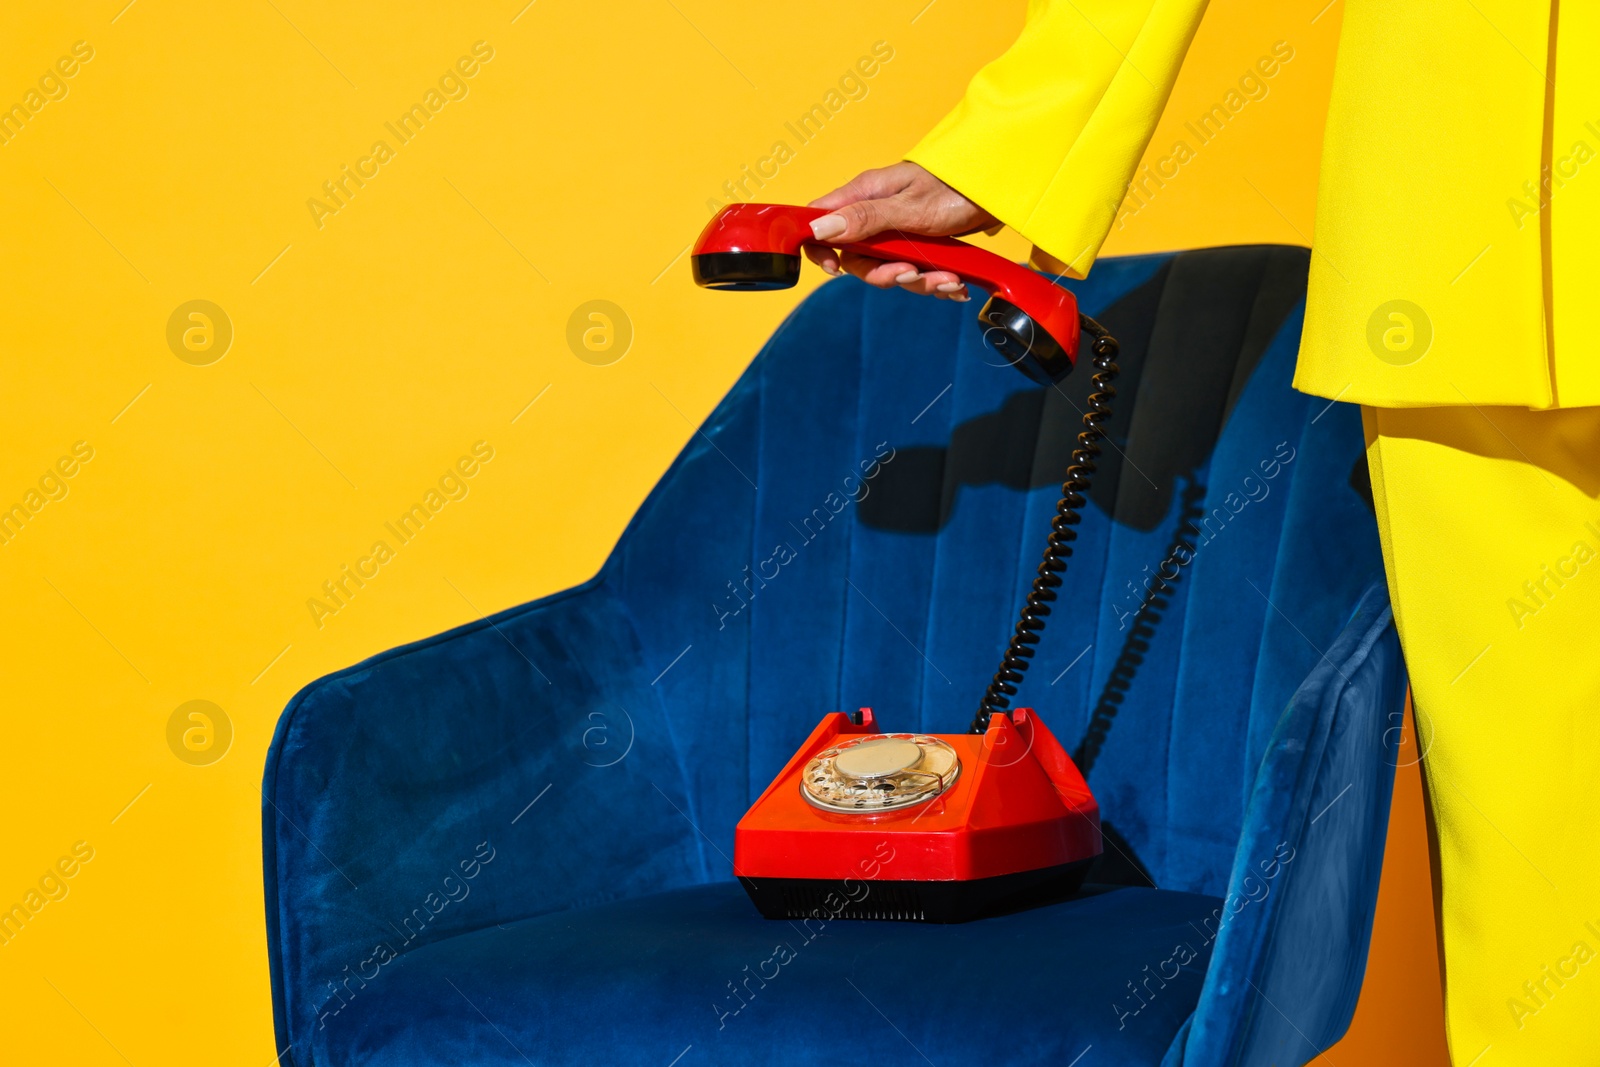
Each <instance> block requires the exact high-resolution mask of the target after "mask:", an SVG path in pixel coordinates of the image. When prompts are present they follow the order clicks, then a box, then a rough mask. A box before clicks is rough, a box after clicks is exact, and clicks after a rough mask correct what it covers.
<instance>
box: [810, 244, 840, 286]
mask: <svg viewBox="0 0 1600 1067" xmlns="http://www.w3.org/2000/svg"><path fill="white" fill-rule="evenodd" d="M800 250H801V251H802V252H804V253H805V254H806V258H807V259H809V260H810V261H811V262H813V263H815V264H816V265H817V266H819V267H821V268H822V269H823V270H824V271H826V272H827V273H829V274H831V275H833V276H834V277H835V278H837V277H839V276H840V275H841V274H843V273H844V271H842V270H840V269H839V253H837V252H835V251H834V250H833V249H831V248H829V247H828V246H827V245H801V246H800Z"/></svg>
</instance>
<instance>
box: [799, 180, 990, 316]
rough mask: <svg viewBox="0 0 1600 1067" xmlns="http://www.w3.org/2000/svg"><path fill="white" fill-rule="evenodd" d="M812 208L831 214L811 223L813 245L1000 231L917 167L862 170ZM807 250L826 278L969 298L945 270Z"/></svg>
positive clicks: (959, 282)
mask: <svg viewBox="0 0 1600 1067" xmlns="http://www.w3.org/2000/svg"><path fill="white" fill-rule="evenodd" d="M810 206H811V207H820V208H827V209H829V210H831V211H832V212H833V214H831V215H824V216H822V217H821V218H819V219H817V220H816V221H815V222H813V223H812V224H811V231H812V232H813V233H814V234H816V236H817V240H819V241H829V242H835V241H836V242H838V243H839V244H848V243H850V242H851V241H859V240H862V239H863V238H867V237H871V236H873V235H874V234H878V233H883V232H885V231H894V232H898V233H903V234H917V235H919V236H923V237H960V236H963V235H965V234H969V233H977V232H978V231H979V230H988V231H990V232H994V231H995V230H998V229H999V228H1000V220H998V219H996V218H995V217H994V216H993V215H991V214H989V213H988V212H987V211H985V210H983V208H981V207H979V206H978V205H977V204H974V203H973V202H972V201H970V200H968V199H967V198H966V197H964V196H962V195H961V194H960V193H958V192H956V191H955V190H954V189H952V188H950V186H948V185H946V184H945V183H944V182H942V181H940V180H939V179H938V178H935V177H934V176H933V175H932V174H930V173H929V172H928V171H926V170H923V169H922V168H921V167H919V166H917V165H916V164H915V163H906V162H902V163H896V164H894V165H893V166H890V167H882V168H880V169H878V170H868V171H863V172H862V173H860V174H858V175H857V176H856V177H855V178H854V179H852V180H851V181H850V182H849V183H848V184H846V185H843V186H841V187H840V188H838V189H835V190H834V191H833V192H831V193H829V194H828V195H827V196H824V197H821V198H820V199H817V200H813V201H812V202H811V204H810ZM805 250H806V255H807V256H808V257H810V259H811V261H812V262H813V263H815V264H817V266H819V267H821V268H822V269H823V270H825V271H827V272H828V273H829V274H840V273H849V274H854V275H855V276H856V277H857V278H860V279H861V280H862V281H864V282H866V283H867V284H868V285H875V286H877V287H878V288H880V289H888V288H890V287H891V286H895V285H898V286H900V288H902V289H908V290H910V291H911V292H913V293H923V294H926V295H929V296H936V297H939V298H941V299H946V300H969V299H971V297H969V296H968V295H967V287H966V285H965V284H964V283H963V282H962V280H961V279H960V278H959V277H957V276H956V275H954V274H952V273H950V272H949V271H945V270H939V271H929V272H927V273H926V274H924V273H922V272H921V271H919V270H917V268H916V267H915V266H913V265H912V264H910V263H886V262H884V261H883V260H881V259H873V258H871V257H870V256H862V255H857V254H856V253H854V252H845V253H843V255H841V254H840V253H839V251H838V250H837V247H829V248H822V247H818V246H813V245H806V246H805ZM841 268H842V271H841Z"/></svg>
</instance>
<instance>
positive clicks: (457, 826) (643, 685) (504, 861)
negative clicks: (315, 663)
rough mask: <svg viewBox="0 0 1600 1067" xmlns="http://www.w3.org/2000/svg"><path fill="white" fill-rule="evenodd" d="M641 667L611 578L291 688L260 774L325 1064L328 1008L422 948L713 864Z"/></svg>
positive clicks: (296, 993) (279, 929)
mask: <svg viewBox="0 0 1600 1067" xmlns="http://www.w3.org/2000/svg"><path fill="white" fill-rule="evenodd" d="M644 670H645V668H644V667H643V666H642V663H641V656H640V653H639V645H638V640H637V637H636V634H635V632H634V629H633V626H632V625H631V623H630V622H629V619H628V615H627V612H626V611H625V610H624V608H623V606H622V605H621V603H620V602H619V601H618V599H617V597H616V595H615V593H614V591H613V590H612V588H611V587H610V586H609V585H608V584H607V582H606V578H605V576H604V575H602V576H601V577H598V578H595V579H593V580H591V581H590V582H587V583H585V584H583V585H581V586H577V587H575V588H573V589H569V590H567V591H565V592H562V593H558V594H555V595H554V596H550V597H547V598H545V599H543V600H539V601H535V602H533V603H531V604H527V605H523V606H520V607H517V608H512V609H510V610H508V611H505V612H502V613H500V614H499V615H495V616H492V617H490V618H487V619H483V620H480V621H478V622H475V623H471V624H469V625H466V626H462V627H460V628H458V629H455V630H452V631H449V632H447V633H444V634H440V635H438V636H435V637H431V638H428V639H426V640H423V641H419V642H416V643H414V644H411V645H406V646H404V647H401V648H398V649H394V650H392V651H389V652H385V653H383V654H382V655H379V656H376V657H374V658H372V659H369V660H367V661H365V662H363V663H360V664H357V665H356V666H354V667H350V668H348V669H346V670H342V671H339V672H337V673H335V674H331V675H329V676H327V677H325V678H321V679H319V680H317V681H315V682H313V683H311V684H310V685H308V686H307V687H306V688H305V689H303V690H301V692H300V693H299V694H297V695H296V696H295V698H294V699H293V700H292V701H291V702H290V704H289V706H288V708H287V709H286V711H285V712H284V714H283V716H282V718H281V719H280V720H279V722H278V728H277V733H276V735H275V736H274V738H273V742H272V747H271V749H270V750H269V752H268V756H267V764H266V771H265V775H264V780H263V784H262V790H261V795H262V836H263V850H264V863H265V872H264V873H265V882H266V908H267V938H268V950H269V955H270V965H271V972H272V991H273V1014H274V1017H275V1020H276V1026H277V1031H278V1033H277V1037H278V1045H279V1047H280V1048H283V1047H285V1046H292V1047H293V1049H294V1050H295V1052H296V1053H298V1056H297V1058H298V1061H299V1062H300V1063H302V1064H306V1063H309V1062H310V1059H309V1055H308V1051H307V1050H308V1049H309V1045H310V1040H311V1035H312V1034H313V1033H314V1032H315V1030H316V1028H317V1027H318V1025H319V1020H323V1019H325V1018H326V1017H327V1016H328V1015H330V1014H336V1013H337V1012H339V1011H341V1010H342V1009H343V1006H344V1005H345V1004H347V1003H348V1002H349V1001H350V1000H351V999H353V998H355V997H359V996H361V995H362V992H363V991H364V990H365V989H366V988H367V987H368V986H369V985H371V984H373V983H381V982H382V981H383V980H384V971H385V969H386V965H387V964H388V963H389V962H391V961H392V960H393V959H395V958H398V957H399V956H400V955H403V954H404V953H406V952H407V951H410V950H411V949H413V948H416V947H419V946H421V945H423V944H427V943H429V942H432V941H436V940H439V939H441V938H443V937H447V936H450V935H453V934H458V933H462V932H465V931H470V930H474V929H479V928H482V927H485V926H488V925H489V924H492V923H503V922H508V921H511V920H514V919H520V918H524V917H527V916H530V915H534V914H539V913H542V912H548V911H554V910H558V909H562V908H566V907H571V906H573V905H575V904H578V903H591V902H595V901H598V900H603V899H609V898H612V897H625V896H630V895H633V894H635V893H639V892H643V891H645V890H647V889H650V890H654V889H663V888H668V887H672V886H676V885H683V884H687V883H691V882H694V881H696V880H698V875H699V865H698V861H697V859H696V849H695V846H694V844H693V840H692V839H693V836H694V830H693V828H692V826H691V825H690V824H689V823H688V821H687V819H685V818H684V817H682V816H681V815H680V814H679V813H677V812H675V811H674V808H677V809H679V811H688V810H689V804H688V802H687V800H686V799H685V798H684V789H683V777H682V774H681V771H680V769H679V766H678V762H677V759H676V756H675V753H674V751H673V748H672V744H671V735H670V733H669V732H668V730H667V726H666V722H665V719H664V716H663V712H662V708H661V705H660V702H659V700H658V699H657V698H656V695H655V693H654V691H653V690H652V689H651V687H650V679H649V677H647V676H645V674H644ZM285 1062H289V1060H288V1058H287V1057H286V1059H285Z"/></svg>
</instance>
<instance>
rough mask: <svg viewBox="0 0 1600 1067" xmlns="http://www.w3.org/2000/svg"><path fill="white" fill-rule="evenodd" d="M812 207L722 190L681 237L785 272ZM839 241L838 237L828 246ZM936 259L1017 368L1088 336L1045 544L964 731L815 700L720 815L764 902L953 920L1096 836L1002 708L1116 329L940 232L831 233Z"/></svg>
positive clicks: (1102, 390) (1093, 851)
mask: <svg viewBox="0 0 1600 1067" xmlns="http://www.w3.org/2000/svg"><path fill="white" fill-rule="evenodd" d="M825 214H827V212H826V211H823V210H821V209H818V208H803V207H790V206H784V205H779V204H732V205H730V206H728V207H726V208H723V209H722V210H721V211H720V212H718V213H717V215H716V216H715V217H713V218H712V220H711V222H710V223H709V224H708V225H707V226H706V228H705V230H704V231H703V232H702V233H701V234H700V238H699V240H698V241H696V242H695V245H694V248H693V254H692V258H691V263H692V265H693V270H694V280H695V282H696V283H697V284H699V285H702V286H705V287H707V288H711V289H730V290H745V291H749V290H764V289H787V288H789V287H790V286H793V285H794V284H795V283H796V282H797V281H798V280H799V277H800V253H801V246H803V245H808V244H810V245H827V244H828V242H823V241H818V240H817V239H816V238H815V236H813V234H812V232H811V226H810V223H811V221H812V220H813V219H816V218H819V217H821V216H822V215H825ZM830 247H838V246H830ZM843 247H844V248H845V249H848V250H850V251H854V252H860V253H862V254H863V255H867V256H872V257H874V258H877V259H884V260H892V261H896V262H901V261H903V262H907V263H912V264H914V265H916V266H917V267H918V268H920V269H923V270H948V271H953V272H955V273H957V274H959V275H960V276H961V277H962V279H963V280H965V281H966V282H968V283H969V284H972V285H976V286H978V287H979V288H981V289H984V290H985V291H987V292H988V293H989V294H990V296H989V300H988V302H987V303H985V304H984V306H983V309H982V310H981V311H980V312H979V314H978V320H979V322H980V323H981V324H982V325H983V327H984V339H985V340H986V341H987V342H988V343H989V344H990V345H991V346H992V347H994V348H995V350H996V351H998V352H999V353H1000V354H1001V355H1002V356H1004V357H1005V358H1006V360H1007V362H1009V363H1010V364H1011V365H1012V366H1014V367H1016V368H1017V369H1018V370H1021V371H1022V372H1023V373H1025V374H1027V375H1028V376H1029V377H1030V378H1033V379H1035V380H1036V381H1042V382H1055V381H1058V380H1060V379H1061V378H1062V377H1064V376H1065V375H1066V374H1068V373H1069V372H1070V371H1071V370H1072V369H1073V366H1074V365H1075V364H1076V363H1077V361H1078V356H1079V348H1080V343H1081V340H1082V335H1083V334H1088V335H1089V337H1090V338H1091V339H1092V341H1091V351H1092V353H1093V356H1092V365H1093V366H1094V368H1095V375H1094V377H1093V379H1092V382H1093V385H1094V390H1093V391H1092V392H1091V394H1090V396H1089V401H1088V410H1087V411H1086V412H1085V414H1084V416H1083V431H1082V432H1081V433H1079V435H1078V447H1077V449H1076V450H1075V451H1074V452H1073V454H1072V464H1071V465H1070V466H1069V467H1068V468H1067V472H1066V479H1065V481H1064V482H1063V484H1062V487H1061V500H1060V503H1058V504H1057V505H1056V515H1055V519H1054V520H1053V521H1052V523H1051V526H1050V537H1049V540H1048V542H1047V543H1046V547H1045V552H1044V558H1043V560H1042V562H1041V563H1040V564H1039V570H1038V574H1037V576H1036V577H1035V578H1034V580H1033V586H1032V588H1031V589H1030V590H1029V593H1028V597H1027V602H1026V603H1025V604H1024V606H1023V609H1022V613H1021V618H1020V619H1019V620H1018V622H1017V625H1016V628H1015V630H1014V631H1013V632H1012V635H1011V638H1010V641H1009V643H1008V644H1007V647H1006V651H1005V655H1004V659H1003V660H1002V662H1001V664H1000V669H999V670H998V671H997V672H996V673H995V676H994V680H993V681H992V682H991V683H990V684H989V688H988V689H987V690H986V691H985V693H984V696H983V699H982V700H981V701H980V702H979V705H978V712H977V715H976V716H975V717H974V718H973V721H972V725H971V727H970V728H969V730H968V732H967V733H965V734H917V733H893V734H887V733H882V732H880V731H879V728H878V723H877V719H876V717H875V716H874V715H873V713H872V709H870V708H862V709H861V710H860V711H858V712H856V713H855V714H854V715H845V714H843V713H839V712H835V713H833V714H830V715H828V716H826V717H825V718H824V719H823V720H822V723H821V724H820V725H819V726H818V727H817V728H816V729H815V730H814V731H813V732H812V734H811V737H810V738H809V739H807V741H806V743H805V744H804V745H802V746H801V747H800V750H799V751H798V752H797V753H795V755H794V758H793V759H791V760H790V761H789V763H788V765H787V766H786V767H784V769H783V771H782V772H781V773H779V775H778V776H777V778H775V779H773V782H772V784H771V785H770V786H768V787H767V789H766V791H765V792H764V793H762V794H761V796H760V797H759V798H757V800H756V802H755V803H754V804H753V805H751V807H750V810H749V811H748V812H746V813H745V816H744V818H743V819H741V820H739V825H738V827H737V828H736V829H735V831H734V856H733V868H734V873H735V874H736V875H737V876H738V878H739V880H740V882H741V883H742V884H743V885H744V887H745V891H746V892H748V893H749V895H750V898H751V900H753V901H754V902H755V905H756V907H757V908H759V909H760V911H761V913H762V914H763V915H765V916H766V917H767V918H769V919H802V920H804V919H821V920H827V919H833V918H859V919H901V920H913V921H923V922H964V921H966V920H968V919H975V918H980V917H982V916H985V915H993V914H997V913H1002V912H1007V911H1014V910H1017V909H1020V908H1025V907H1032V906H1035V905H1039V904H1046V903H1052V902H1055V901H1058V900H1061V899H1062V898H1064V897H1066V896H1068V895H1070V894H1072V893H1073V892H1076V891H1077V889H1078V887H1079V886H1080V885H1081V884H1082V882H1083V878H1084V875H1085V874H1086V873H1087V871H1088V867H1089V865H1090V864H1091V863H1092V862H1093V861H1094V858H1095V857H1096V856H1098V855H1100V852H1101V850H1102V842H1101V834H1100V808H1099V805H1098V804H1097V803H1096V802H1095V799H1094V796H1093V795H1092V794H1091V793H1090V792H1089V787H1088V786H1087V785H1086V784H1085V782H1084V780H1083V776H1082V775H1081V774H1080V773H1079V772H1078V768H1077V767H1076V766H1075V765H1074V764H1073V762H1072V758H1071V757H1070V756H1069V755H1068V754H1067V752H1066V750H1065V749H1064V748H1062V746H1061V744H1060V742H1058V741H1057V740H1056V738H1055V736H1054V735H1053V734H1051V733H1050V731H1049V730H1048V729H1047V728H1046V727H1045V725H1044V723H1043V722H1042V721H1040V719H1039V718H1038V717H1037V716H1036V715H1034V713H1033V711H1032V709H1029V708H1016V709H1011V708H1010V698H1011V697H1013V696H1015V695H1016V692H1017V684H1018V683H1019V682H1021V681H1022V677H1023V674H1024V672H1026V671H1027V669H1028V664H1029V662H1030V661H1031V660H1032V659H1033V656H1034V651H1035V649H1034V646H1035V645H1037V644H1038V643H1039V635H1040V632H1041V631H1042V630H1043V629H1044V625H1045V617H1046V616H1048V615H1049V614H1050V610H1051V609H1050V603H1051V602H1052V601H1055V600H1056V599H1057V595H1056V590H1057V589H1058V588H1059V587H1060V586H1061V584H1062V582H1061V573H1062V572H1063V571H1065V570H1066V567H1067V560H1068V559H1069V558H1070V557H1071V555H1072V542H1073V540H1075V539H1076V536H1077V535H1076V531H1075V530H1074V527H1075V526H1076V525H1077V524H1078V522H1079V516H1078V511H1077V509H1078V508H1080V507H1082V506H1083V503H1084V495H1083V494H1084V493H1085V491H1086V490H1087V489H1088V488H1089V484H1090V478H1091V476H1092V475H1093V474H1094V470H1095V464H1094V460H1095V457H1097V456H1098V455H1099V454H1100V448H1099V442H1100V441H1101V440H1102V439H1103V438H1104V437H1105V432H1104V431H1103V430H1102V429H1101V428H1100V424H1101V423H1102V422H1104V421H1105V420H1106V419H1107V418H1109V417H1110V413H1111V412H1110V404H1111V401H1112V399H1113V398H1114V397H1115V396H1116V391H1115V390H1114V389H1113V388H1112V387H1111V381H1112V379H1114V378H1115V377H1116V374H1117V364H1116V355H1117V342H1116V341H1115V340H1114V339H1113V338H1112V337H1111V335H1110V334H1109V333H1108V332H1107V331H1106V329H1105V327H1103V326H1101V325H1100V324H1099V323H1097V322H1095V321H1094V320H1093V319H1091V318H1089V317H1088V316H1087V315H1083V314H1080V313H1079V311H1078V305H1077V300H1076V299H1075V298H1074V297H1073V295H1072V293H1071V292H1069V291H1067V290H1066V289H1063V288H1061V287H1059V286H1056V285H1053V284H1051V283H1050V282H1049V281H1048V280H1047V279H1045V278H1044V277H1042V276H1040V275H1038V274H1035V273H1034V272H1033V271H1031V270H1028V269H1027V268H1026V267H1023V266H1020V265H1018V264H1016V263H1012V262H1010V261H1008V260H1006V259H1004V258H1002V257H1000V256H997V255H995V254H994V253H992V252H988V251H985V250H983V249H980V248H975V247H973V246H972V245H969V244H966V243H964V242H962V241H958V240H956V239H954V238H950V237H907V236H905V235H904V234H897V235H895V236H888V235H879V236H877V237H872V238H868V239H867V240H864V241H859V242H855V243H852V244H848V245H845V246H843Z"/></svg>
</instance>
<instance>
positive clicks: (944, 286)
mask: <svg viewBox="0 0 1600 1067" xmlns="http://www.w3.org/2000/svg"><path fill="white" fill-rule="evenodd" d="M934 288H935V289H938V290H939V291H940V292H941V293H953V292H955V291H956V290H958V289H960V288H961V283H960V282H940V283H939V284H938V285H936V286H934Z"/></svg>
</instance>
